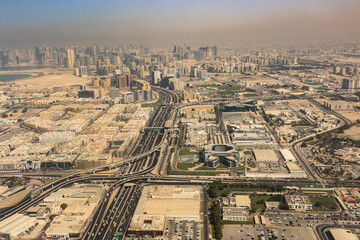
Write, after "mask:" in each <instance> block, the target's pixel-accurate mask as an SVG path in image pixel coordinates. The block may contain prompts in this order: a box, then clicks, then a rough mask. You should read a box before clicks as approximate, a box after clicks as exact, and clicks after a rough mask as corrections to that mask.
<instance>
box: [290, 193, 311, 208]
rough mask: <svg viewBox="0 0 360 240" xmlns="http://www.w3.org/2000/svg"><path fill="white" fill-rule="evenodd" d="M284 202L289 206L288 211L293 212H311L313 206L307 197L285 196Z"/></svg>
mask: <svg viewBox="0 0 360 240" xmlns="http://www.w3.org/2000/svg"><path fill="white" fill-rule="evenodd" d="M285 201H286V203H287V204H288V205H289V209H293V210H312V209H313V205H312V203H311V201H310V198H309V196H303V195H285Z"/></svg>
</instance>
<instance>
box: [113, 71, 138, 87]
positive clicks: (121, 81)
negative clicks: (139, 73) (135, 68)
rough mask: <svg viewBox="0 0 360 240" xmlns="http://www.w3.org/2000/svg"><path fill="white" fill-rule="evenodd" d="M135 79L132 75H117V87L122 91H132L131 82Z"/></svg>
mask: <svg viewBox="0 0 360 240" xmlns="http://www.w3.org/2000/svg"><path fill="white" fill-rule="evenodd" d="M135 79H136V76H135V75H130V74H126V75H125V74H123V75H116V82H117V87H118V88H119V89H120V90H130V88H131V82H132V81H133V80H135Z"/></svg>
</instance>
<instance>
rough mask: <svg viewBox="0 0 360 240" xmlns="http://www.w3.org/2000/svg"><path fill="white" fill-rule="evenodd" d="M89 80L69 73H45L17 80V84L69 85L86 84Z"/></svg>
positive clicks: (39, 85)
mask: <svg viewBox="0 0 360 240" xmlns="http://www.w3.org/2000/svg"><path fill="white" fill-rule="evenodd" d="M90 82H91V81H90V80H89V79H87V78H81V77H76V76H74V75H71V74H61V75H45V76H41V77H34V78H27V79H24V80H17V81H16V83H17V84H20V85H21V84H31V85H33V86H38V87H55V86H71V85H76V84H87V83H90Z"/></svg>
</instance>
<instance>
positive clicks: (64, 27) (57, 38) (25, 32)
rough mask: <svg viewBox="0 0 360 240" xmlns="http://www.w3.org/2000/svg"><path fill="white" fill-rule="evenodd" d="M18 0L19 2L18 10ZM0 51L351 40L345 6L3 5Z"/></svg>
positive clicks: (352, 16)
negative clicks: (93, 46)
mask: <svg viewBox="0 0 360 240" xmlns="http://www.w3.org/2000/svg"><path fill="white" fill-rule="evenodd" d="M19 2H21V4H18V3H19ZM3 9H5V11H4V13H3V14H2V15H1V16H0V36H1V37H0V48H20V49H22V48H29V47H33V46H36V45H41V44H47V45H50V46H54V45H77V44H96V43H101V44H107V45H113V44H130V43H131V44H146V45H149V46H154V47H159V46H167V47H168V46H171V45H173V44H180V43H187V44H193V45H194V44H195V45H196V44H224V45H237V44H240V43H241V42H287V41H309V40H310V42H313V41H316V40H333V39H338V38H341V39H343V38H346V39H348V40H357V39H359V36H360V30H359V28H357V27H356V23H358V22H359V21H360V16H359V14H358V12H359V9H360V3H359V2H358V1H355V0H346V1H337V0H331V1H324V0H316V1H302V2H301V3H300V2H298V1H284V0H274V1H261V0H259V1H247V0H243V1H233V0H227V1H222V2H221V3H220V2H218V1H202V0H201V1H196V2H192V1H188V0H185V1H181V2H177V3H174V2H169V1H163V0H157V1H151V2H150V1H131V2H130V1H127V2H123V1H121V2H120V1H112V0H108V1H102V2H101V3H100V2H96V1H76V2H69V1H61V2H60V1H53V2H51V3H49V2H47V1H40V0H36V1H31V2H26V1H15V2H14V1H4V2H3Z"/></svg>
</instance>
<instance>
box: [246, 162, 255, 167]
mask: <svg viewBox="0 0 360 240" xmlns="http://www.w3.org/2000/svg"><path fill="white" fill-rule="evenodd" d="M248 166H249V167H251V168H256V164H255V163H254V162H252V163H250V164H249V165H248Z"/></svg>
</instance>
